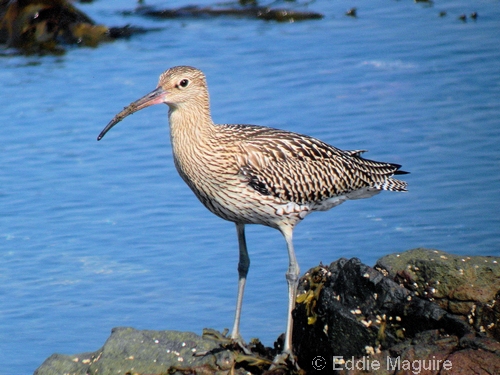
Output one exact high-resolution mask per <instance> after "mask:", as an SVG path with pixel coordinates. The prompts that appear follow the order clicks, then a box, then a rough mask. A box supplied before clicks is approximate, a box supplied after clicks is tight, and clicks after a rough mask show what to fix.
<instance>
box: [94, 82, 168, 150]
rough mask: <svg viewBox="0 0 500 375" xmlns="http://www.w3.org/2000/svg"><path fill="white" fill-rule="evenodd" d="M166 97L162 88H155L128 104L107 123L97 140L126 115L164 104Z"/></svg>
mask: <svg viewBox="0 0 500 375" xmlns="http://www.w3.org/2000/svg"><path fill="white" fill-rule="evenodd" d="M165 95H166V91H165V90H163V88H162V87H157V88H156V89H155V90H153V91H151V92H150V93H149V94H147V95H145V96H143V97H142V98H140V99H138V100H136V101H135V102H133V103H130V104H129V105H128V106H127V107H125V108H124V109H123V110H122V111H121V112H120V113H118V114H117V115H116V116H115V117H113V119H112V120H111V121H110V122H109V124H108V125H106V127H105V128H104V129H103V130H102V132H101V134H99V136H98V137H97V140H98V141H100V140H101V139H102V137H104V135H105V134H106V133H107V132H108V131H109V130H110V129H111V128H112V127H113V126H115V125H116V124H118V123H119V122H120V121H121V120H123V119H124V118H125V117H127V116H128V115H131V114H132V113H135V112H137V111H140V110H141V109H143V108H146V107H149V106H151V105H154V104H160V103H164V98H165Z"/></svg>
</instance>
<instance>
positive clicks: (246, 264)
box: [231, 223, 250, 341]
mask: <svg viewBox="0 0 500 375" xmlns="http://www.w3.org/2000/svg"><path fill="white" fill-rule="evenodd" d="M236 232H237V233H238V245H239V249H240V260H239V262H238V297H237V298H236V313H235V316H234V326H233V331H232V332H231V338H232V339H233V340H236V341H241V336H240V317H241V305H242V303H243V293H244V291H245V283H246V281H247V273H248V269H249V268H250V258H249V256H248V251H247V243H246V240H245V224H241V223H236Z"/></svg>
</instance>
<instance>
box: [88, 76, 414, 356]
mask: <svg viewBox="0 0 500 375" xmlns="http://www.w3.org/2000/svg"><path fill="white" fill-rule="evenodd" d="M162 103H163V104H167V105H168V106H169V112H168V119H169V123H170V137H171V142H172V149H173V156H174V162H175V166H176V168H177V171H178V172H179V174H180V176H181V177H182V179H183V180H184V181H185V182H186V184H187V185H188V186H189V187H190V188H191V190H192V191H193V193H194V194H195V195H196V196H197V197H198V199H199V200H200V201H201V203H203V204H204V205H205V207H206V208H208V209H209V210H210V211H211V212H213V213H214V214H215V215H217V216H219V217H221V218H223V219H225V220H229V221H232V222H233V223H235V224H236V232H237V235H238V243H239V263H238V276H239V277H238V295H237V300H236V312H235V318H234V326H233V330H232V333H231V338H233V339H234V340H241V337H240V332H239V324H240V315H241V306H242V301H243V292H244V289H245V282H246V277H247V273H248V268H249V266H250V258H249V257H248V252H247V245H246V240H245V225H246V224H262V225H266V226H269V227H272V228H275V229H278V230H279V231H280V232H281V233H282V234H283V236H284V238H285V241H286V244H287V248H288V256H289V265H288V271H287V272H286V280H287V282H288V321H287V327H286V334H285V343H284V356H287V355H291V354H292V335H291V334H292V310H293V309H294V306H295V300H296V289H297V283H298V278H299V266H298V264H297V260H296V258H295V251H294V248H293V242H292V234H293V229H294V228H295V226H296V225H297V224H298V223H299V222H300V221H301V220H302V219H304V218H305V217H306V216H307V215H308V214H310V213H311V212H313V211H326V210H329V209H330V208H332V207H335V206H337V205H339V204H341V203H342V202H344V201H346V200H349V199H360V198H368V197H371V196H373V195H375V194H377V193H379V192H380V191H381V190H389V191H406V182H404V181H400V180H397V179H394V178H392V176H393V175H398V174H404V173H407V172H403V171H400V170H399V169H400V167H401V166H400V165H398V164H392V163H383V162H377V161H372V160H367V159H364V158H362V157H361V154H362V152H363V151H359V150H356V151H343V150H340V149H338V148H335V147H333V146H330V145H328V144H326V143H324V142H322V141H320V140H318V139H315V138H312V137H309V136H306V135H301V134H297V133H292V132H289V131H285V130H278V129H273V128H269V127H264V126H255V125H216V124H214V122H213V121H212V117H211V114H210V102H209V95H208V88H207V84H206V78H205V75H204V74H203V73H202V72H201V71H200V70H198V69H196V68H192V67H189V66H177V67H174V68H171V69H168V70H167V71H165V72H164V73H163V74H162V75H161V76H160V80H159V83H158V86H157V88H156V89H155V90H153V91H152V92H150V93H149V94H147V95H146V96H144V97H142V98H140V99H138V100H137V101H135V102H133V103H131V104H130V105H129V106H127V107H125V108H124V109H123V110H122V111H121V112H120V113H118V114H117V115H116V116H115V117H114V118H113V119H112V120H111V121H110V122H109V124H108V125H107V126H106V127H105V128H104V130H103V131H102V132H101V134H99V137H98V138H97V139H98V140H100V139H101V138H102V137H103V136H104V135H105V134H106V133H107V132H108V131H109V130H110V129H111V128H112V127H113V126H115V125H116V124H117V123H118V122H120V121H121V120H123V119H124V118H125V117H127V116H128V115H130V114H132V113H134V112H137V111H139V110H141V109H143V108H146V107H149V106H151V105H154V104H162Z"/></svg>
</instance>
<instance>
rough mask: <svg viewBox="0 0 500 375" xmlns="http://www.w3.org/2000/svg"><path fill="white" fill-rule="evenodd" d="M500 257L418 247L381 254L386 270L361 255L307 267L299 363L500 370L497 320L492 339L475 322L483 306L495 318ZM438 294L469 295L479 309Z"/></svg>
mask: <svg viewBox="0 0 500 375" xmlns="http://www.w3.org/2000/svg"><path fill="white" fill-rule="evenodd" d="M462 259H463V260H462ZM499 260H500V259H498V258H494V257H465V258H464V257H457V256H452V255H450V254H447V253H444V252H441V251H437V250H426V249H416V250H413V251H408V252H405V253H401V254H393V255H389V256H387V257H384V258H382V259H380V260H379V261H378V262H377V268H378V269H379V270H380V271H379V270H377V269H374V268H371V267H368V266H366V265H364V264H362V263H361V262H360V261H359V260H358V259H356V258H353V259H351V260H346V259H340V260H339V261H337V262H334V263H332V264H331V265H330V266H328V267H326V266H324V265H319V266H318V267H315V268H313V269H311V270H309V271H308V272H307V273H306V274H305V276H304V277H303V278H302V279H301V281H300V285H299V293H300V294H299V297H298V298H297V307H296V309H295V311H294V319H295V320H294V336H293V342H294V350H295V354H296V355H297V357H298V363H299V365H300V366H301V367H302V368H303V369H305V370H306V371H307V373H308V374H316V373H317V374H320V373H325V372H324V370H325V369H328V370H330V371H329V372H330V373H335V374H351V375H352V374H361V373H376V374H379V375H381V374H394V373H408V374H410V373H412V372H415V371H417V372H418V373H419V374H438V373H446V374H450V375H451V374H461V373H462V371H465V370H464V369H468V370H467V371H468V372H467V373H477V374H485V375H486V374H497V373H500V372H499V369H500V343H499V342H498V340H497V339H495V337H494V335H493V334H492V332H493V330H494V329H495V327H496V326H497V325H498V324H497V322H498V319H497V320H495V321H494V322H493V323H491V324H490V325H489V327H490V328H491V332H489V334H490V336H491V337H490V338H488V337H486V336H485V334H486V332H485V327H484V326H482V327H483V328H480V329H478V328H477V324H475V319H477V318H476V317H477V316H478V311H479V310H481V309H479V308H478V307H477V306H481V307H482V309H483V310H484V309H485V308H488V314H489V315H488V317H489V319H490V320H488V321H491V319H493V320H494V319H496V318H495V316H496V315H495V313H496V311H497V310H495V309H496V306H497V305H498V304H499V303H498V302H496V301H497V299H498V294H500V293H496V292H497V290H498V288H497V286H498V282H500V278H499V277H498V272H499V270H498V261H499ZM464 264H465V265H464ZM415 268H416V269H415ZM461 270H462V271H463V273H464V274H465V273H466V274H467V277H463V276H462V272H461ZM448 279H449V283H448ZM438 280H440V282H438V283H436V281H438ZM470 283H473V285H474V287H472V289H470V290H469V288H468V287H467V285H470ZM430 285H432V286H430ZM436 285H437V286H438V287H439V289H438V288H435V286H436ZM474 289H475V290H476V294H477V296H476V297H475V298H474V296H473V293H472V291H473V290H474ZM436 295H437V296H439V297H440V299H441V300H443V299H445V298H448V297H446V296H453V298H455V299H457V298H460V301H462V300H467V301H468V302H471V303H472V305H473V306H476V309H475V310H474V311H475V312H476V313H475V315H474V314H471V311H469V313H468V315H467V317H464V316H463V315H459V314H456V311H455V310H453V309H449V308H443V307H441V306H440V305H438V304H437V303H436V298H435V296H436ZM422 296H425V298H422ZM457 296H458V297H457ZM492 296H493V298H494V299H493V300H490V298H492ZM448 299H449V298H448ZM457 300H458V299H457ZM480 301H482V302H480ZM486 301H487V302H486ZM441 302H443V301H441ZM445 305H446V306H445V307H447V306H449V305H448V304H445ZM474 311H472V313H473V312H474ZM483 316H484V314H483ZM484 319H485V318H483V320H484ZM474 353H477V356H474ZM318 358H320V359H321V361H320V362H318ZM334 358H335V362H334ZM318 364H319V365H320V366H319V367H318ZM373 364H378V368H374V367H370V366H371V365H373ZM419 366H420V369H419ZM333 369H335V370H338V371H335V372H332V371H333ZM444 371H446V372H444ZM463 373H465V372H463Z"/></svg>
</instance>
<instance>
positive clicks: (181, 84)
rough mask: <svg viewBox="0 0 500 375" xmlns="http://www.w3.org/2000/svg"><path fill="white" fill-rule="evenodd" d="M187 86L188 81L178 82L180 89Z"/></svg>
mask: <svg viewBox="0 0 500 375" xmlns="http://www.w3.org/2000/svg"><path fill="white" fill-rule="evenodd" d="M187 85H189V80H187V79H183V80H182V81H180V82H179V86H180V87H187Z"/></svg>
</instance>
